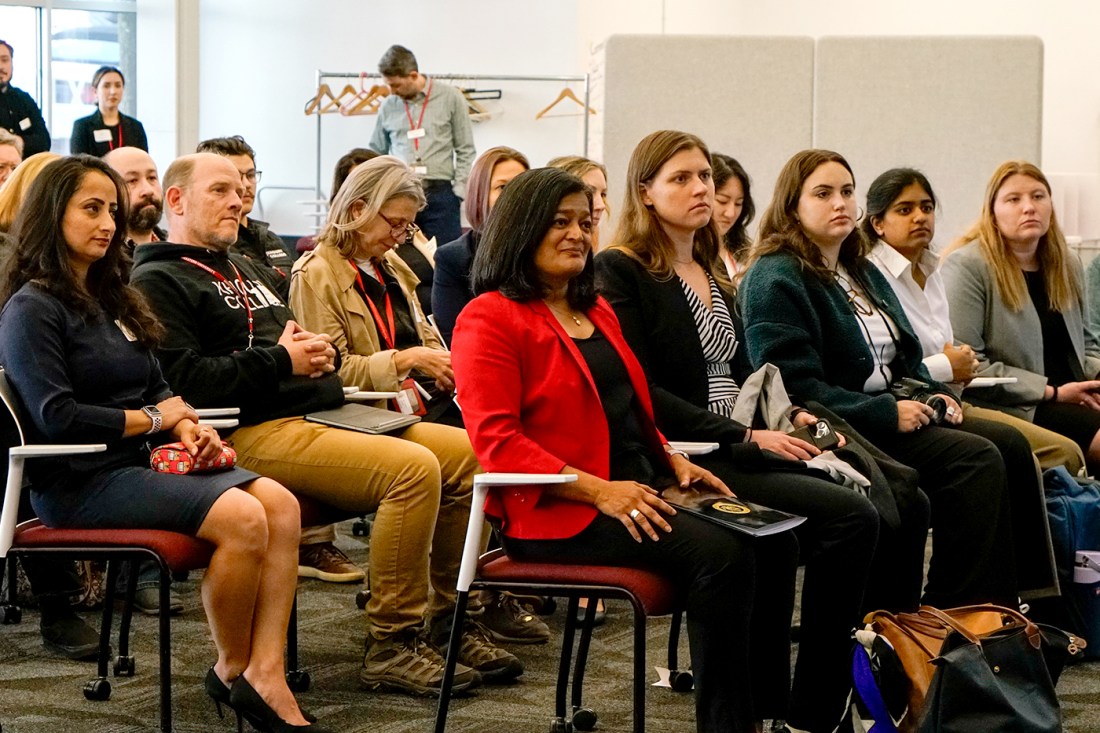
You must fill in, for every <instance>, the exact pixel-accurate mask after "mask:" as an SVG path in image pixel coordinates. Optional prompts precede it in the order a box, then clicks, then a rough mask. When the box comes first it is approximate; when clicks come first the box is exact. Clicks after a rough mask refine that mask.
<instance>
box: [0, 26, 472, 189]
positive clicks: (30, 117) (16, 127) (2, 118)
mask: <svg viewBox="0 0 1100 733" xmlns="http://www.w3.org/2000/svg"><path fill="white" fill-rule="evenodd" d="M14 55H15V49H13V48H12V46H11V44H10V43H8V42H7V41H0V127H3V128H4V129H5V130H7V131H8V132H10V133H13V134H15V135H18V136H19V137H21V138H23V157H24V158H29V157H31V156H32V155H34V154H35V153H43V152H45V151H47V150H49V149H50V131H49V130H47V129H46V121H45V120H43V119H42V112H41V111H40V110H39V109H38V105H37V104H35V103H34V99H32V98H31V95H29V94H27V93H26V92H24V91H23V90H22V89H19V88H18V87H13V86H12V85H11V67H12V56H14ZM466 170H467V171H469V166H467V167H466Z"/></svg>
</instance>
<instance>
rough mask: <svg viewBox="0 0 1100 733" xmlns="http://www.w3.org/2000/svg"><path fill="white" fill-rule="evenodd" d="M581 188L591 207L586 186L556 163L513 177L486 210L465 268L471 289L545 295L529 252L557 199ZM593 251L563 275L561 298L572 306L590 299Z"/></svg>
mask: <svg viewBox="0 0 1100 733" xmlns="http://www.w3.org/2000/svg"><path fill="white" fill-rule="evenodd" d="M574 193H582V194H584V196H585V198H587V199H588V210H589V211H591V210H592V189H591V188H589V186H588V185H587V184H586V183H585V182H584V181H582V180H581V179H579V178H577V177H576V176H574V175H573V174H572V173H566V172H565V171H563V170H559V169H557V168H536V169H534V170H529V171H525V172H523V173H520V174H519V175H518V176H516V177H515V178H513V179H512V180H511V182H510V183H509V184H508V185H507V186H505V187H504V191H503V192H502V193H501V194H500V198H498V199H497V201H496V205H495V206H493V210H492V212H490V214H489V221H488V223H487V225H486V227H485V231H484V232H483V234H482V238H481V243H480V244H479V245H478V248H477V254H475V255H474V263H473V266H472V267H471V270H470V282H471V285H472V287H473V291H474V294H475V295H480V294H481V293H488V292H491V291H494V290H499V291H500V294H501V295H503V296H504V297H506V298H509V299H511V300H535V299H538V298H543V297H545V295H546V287H545V286H544V285H543V284H542V282H541V281H540V280H539V276H538V270H537V269H536V268H535V252H536V250H538V248H539V245H541V244H542V240H543V238H544V237H545V236H546V233H547V232H548V231H549V230H550V226H551V225H552V224H553V222H554V215H555V214H557V212H558V206H559V205H561V201H562V199H564V198H565V197H566V196H569V195H571V194H574ZM593 254H594V253H593V252H589V253H588V261H587V262H585V264H584V270H583V271H582V272H581V273H580V274H579V275H577V277H575V278H573V279H572V280H570V281H569V287H568V290H567V291H566V298H567V300H568V301H569V305H570V306H572V307H573V308H574V309H576V310H587V309H588V308H591V307H592V306H593V305H594V304H595V303H596V270H595V266H594V265H593V263H592V255H593Z"/></svg>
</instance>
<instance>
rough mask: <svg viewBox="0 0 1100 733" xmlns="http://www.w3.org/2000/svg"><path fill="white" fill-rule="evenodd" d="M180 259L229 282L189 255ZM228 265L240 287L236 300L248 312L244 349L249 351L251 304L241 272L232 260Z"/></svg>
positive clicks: (252, 334) (252, 328)
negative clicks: (246, 346)
mask: <svg viewBox="0 0 1100 733" xmlns="http://www.w3.org/2000/svg"><path fill="white" fill-rule="evenodd" d="M180 259H182V260H183V261H184V262H186V263H188V264H191V265H194V266H195V267H197V268H199V269H200V270H206V271H207V272H209V273H210V274H211V275H213V276H214V277H215V278H217V280H218V282H223V283H228V282H229V279H228V278H227V277H226V276H225V275H223V274H221V273H220V272H218V271H217V270H215V269H213V268H211V267H207V266H206V265H204V264H203V263H201V262H199V261H198V260H193V259H191V258H190V257H181V258H180ZM229 266H230V267H232V268H233V274H234V275H236V276H237V285H238V286H239V287H240V293H239V294H238V295H237V300H239V301H241V302H242V303H244V310H245V313H247V314H248V348H247V349H245V350H246V351H251V350H252V337H253V336H254V335H255V327H254V325H253V323H252V306H250V305H249V304H248V290H247V289H245V286H244V278H242V277H241V273H240V272H239V271H238V270H237V266H236V265H234V264H233V263H232V262H230V263H229Z"/></svg>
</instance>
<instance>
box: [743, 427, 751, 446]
mask: <svg viewBox="0 0 1100 733" xmlns="http://www.w3.org/2000/svg"><path fill="white" fill-rule="evenodd" d="M745 442H746V443H751V442H752V428H746V432H745Z"/></svg>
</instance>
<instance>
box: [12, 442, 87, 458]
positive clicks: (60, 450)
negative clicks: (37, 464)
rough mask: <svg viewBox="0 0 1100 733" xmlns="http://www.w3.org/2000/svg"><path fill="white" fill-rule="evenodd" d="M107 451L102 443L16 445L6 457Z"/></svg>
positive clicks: (70, 454) (66, 454)
mask: <svg viewBox="0 0 1100 733" xmlns="http://www.w3.org/2000/svg"><path fill="white" fill-rule="evenodd" d="M105 450H107V446H106V445H105V444H103V443H72V444H69V445H46V444H43V445H17V446H13V447H12V448H11V449H10V451H9V453H8V455H11V456H19V457H21V458H36V457H38V456H74V455H77V454H78V453H102V452H103V451H105Z"/></svg>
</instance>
